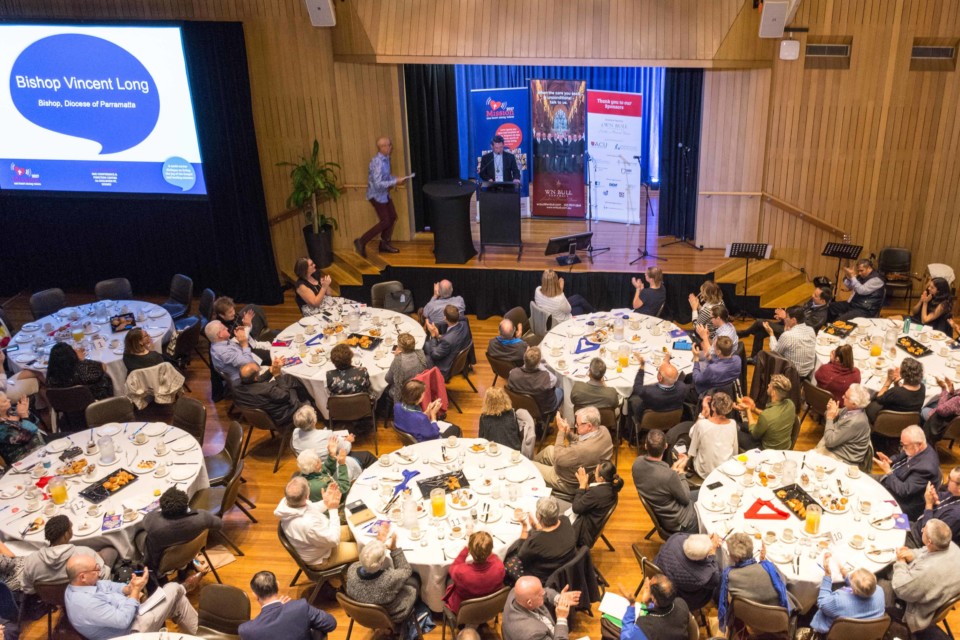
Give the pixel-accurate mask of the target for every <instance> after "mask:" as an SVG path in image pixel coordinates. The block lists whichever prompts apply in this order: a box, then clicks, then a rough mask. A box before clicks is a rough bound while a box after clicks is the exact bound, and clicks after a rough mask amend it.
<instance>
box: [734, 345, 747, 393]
mask: <svg viewBox="0 0 960 640" xmlns="http://www.w3.org/2000/svg"><path fill="white" fill-rule="evenodd" d="M734 355H736V357H738V358H740V378H739V380H740V388H741V389H743V390H746V388H747V348H746V347H745V346H743V340H738V341H737V352H736V354H734Z"/></svg>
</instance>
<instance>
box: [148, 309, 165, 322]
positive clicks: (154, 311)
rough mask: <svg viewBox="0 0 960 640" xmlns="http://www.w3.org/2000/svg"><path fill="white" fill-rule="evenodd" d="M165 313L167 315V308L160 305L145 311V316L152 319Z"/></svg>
mask: <svg viewBox="0 0 960 640" xmlns="http://www.w3.org/2000/svg"><path fill="white" fill-rule="evenodd" d="M165 315H167V310H166V309H163V308H161V307H156V308H154V309H151V310H150V311H148V312H147V316H148V317H150V318H154V319H156V318H162V317H163V316H165Z"/></svg>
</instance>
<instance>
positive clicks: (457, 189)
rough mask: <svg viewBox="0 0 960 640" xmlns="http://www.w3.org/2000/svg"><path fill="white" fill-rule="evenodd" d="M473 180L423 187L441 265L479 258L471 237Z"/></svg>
mask: <svg viewBox="0 0 960 640" xmlns="http://www.w3.org/2000/svg"><path fill="white" fill-rule="evenodd" d="M476 191H477V185H476V183H475V182H473V181H472V180H457V179H453V180H436V181H434V182H431V183H430V184H426V185H424V186H423V194H424V195H425V196H426V197H427V198H426V201H427V203H428V204H427V206H429V207H430V214H431V219H432V220H433V253H434V259H435V260H436V262H437V263H438V264H439V263H451V264H463V263H465V262H466V261H467V260H469V259H470V258H472V257H473V256H475V255H477V249H476V247H474V246H473V237H472V235H471V233H470V198H472V197H473V194H474V193H476Z"/></svg>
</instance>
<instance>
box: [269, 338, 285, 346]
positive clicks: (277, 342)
mask: <svg viewBox="0 0 960 640" xmlns="http://www.w3.org/2000/svg"><path fill="white" fill-rule="evenodd" d="M270 346H272V347H289V346H290V341H289V340H274V341H273V342H271V343H270Z"/></svg>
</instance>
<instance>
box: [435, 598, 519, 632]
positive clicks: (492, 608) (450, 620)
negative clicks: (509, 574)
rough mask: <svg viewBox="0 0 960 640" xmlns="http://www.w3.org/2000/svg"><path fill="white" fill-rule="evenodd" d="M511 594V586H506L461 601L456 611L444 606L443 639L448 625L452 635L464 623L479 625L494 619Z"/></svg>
mask: <svg viewBox="0 0 960 640" xmlns="http://www.w3.org/2000/svg"><path fill="white" fill-rule="evenodd" d="M509 595H510V587H504V588H502V589H500V590H499V591H494V592H493V593H491V594H488V595H485V596H483V597H480V598H470V599H469V600H464V601H463V602H461V603H460V609H459V610H458V611H457V612H456V613H454V612H453V611H451V610H450V608H449V607H447V606H446V605H444V607H443V632H442V633H441V634H440V638H441V640H443V639H444V638H446V637H447V626H448V625H449V626H450V632H451V635H452V636H454V637H455V636H456V635H457V632H458V631H459V630H460V627H462V626H463V625H467V624H469V625H473V626H479V625H481V624H484V623H486V622H489V621H490V620H494V619H495V618H496V617H497V616H499V615H500V612H501V611H503V607H504V605H505V604H507V596H509Z"/></svg>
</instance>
